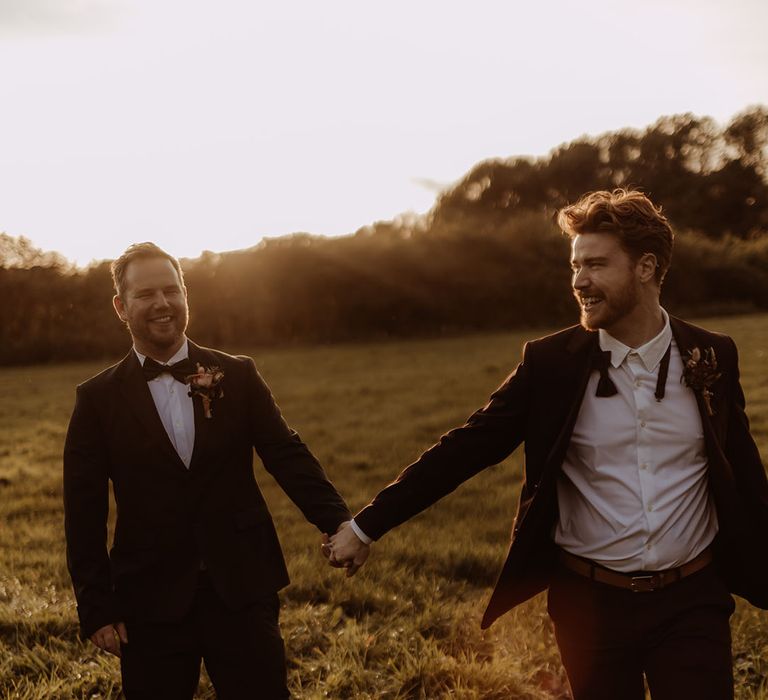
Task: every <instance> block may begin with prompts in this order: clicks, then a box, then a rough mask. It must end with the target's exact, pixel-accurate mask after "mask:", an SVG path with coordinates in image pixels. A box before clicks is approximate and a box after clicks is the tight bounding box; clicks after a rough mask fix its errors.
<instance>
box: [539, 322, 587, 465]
mask: <svg viewBox="0 0 768 700" xmlns="http://www.w3.org/2000/svg"><path fill="white" fill-rule="evenodd" d="M598 342H599V341H598V336H597V333H592V332H589V331H585V330H583V329H582V328H577V329H576V330H575V332H574V335H573V337H572V338H571V339H570V340H569V342H568V344H567V345H566V352H567V355H566V357H565V361H564V362H563V363H562V365H561V368H562V372H561V373H560V372H558V373H557V375H556V376H555V377H554V381H556V382H557V387H556V393H553V395H556V396H557V397H558V401H560V402H562V404H563V405H565V406H567V407H568V413H567V414H566V416H565V420H564V421H563V422H562V424H561V425H562V427H561V428H560V431H559V433H558V434H557V438H556V439H555V441H554V443H553V445H552V449H551V450H550V452H549V455H548V456H547V459H546V462H545V467H544V473H545V474H555V473H557V472H558V471H559V469H560V466H561V465H562V463H563V459H565V453H566V452H567V450H568V445H569V444H570V441H571V435H572V434H573V427H574V425H576V419H577V418H578V416H579V411H580V409H581V402H582V401H583V400H584V392H585V391H586V389H587V384H588V383H589V378H590V376H591V374H592V354H593V353H594V352H595V350H596V349H597V347H598Z"/></svg>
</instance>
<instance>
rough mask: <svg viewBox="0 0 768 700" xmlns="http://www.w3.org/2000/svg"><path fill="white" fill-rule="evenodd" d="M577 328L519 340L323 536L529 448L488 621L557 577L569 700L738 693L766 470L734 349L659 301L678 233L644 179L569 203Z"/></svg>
mask: <svg viewBox="0 0 768 700" xmlns="http://www.w3.org/2000/svg"><path fill="white" fill-rule="evenodd" d="M559 223H560V225H561V227H562V229H563V231H564V233H565V234H567V235H568V236H569V237H570V239H571V267H572V270H573V277H572V286H573V293H574V295H575V297H576V300H577V302H578V304H579V307H580V309H581V323H580V325H578V326H574V327H571V328H568V329H566V330H563V331H560V332H559V333H555V334H553V335H550V336H548V337H545V338H541V339H538V340H535V341H532V342H530V343H527V344H526V346H525V349H524V351H523V359H522V362H521V363H520V364H519V365H518V367H517V368H516V369H515V371H514V372H513V373H512V374H511V375H510V377H509V378H508V379H507V380H506V381H505V382H504V384H502V386H501V387H499V389H498V390H497V391H496V392H495V393H494V394H493V396H492V397H491V399H490V401H489V402H488V404H487V405H486V406H485V407H483V408H481V409H480V410H478V411H477V412H476V413H474V414H473V415H472V416H471V417H470V418H469V419H468V420H467V422H466V424H465V425H463V426H462V427H460V428H457V429H455V430H452V431H450V432H448V433H447V434H446V435H444V436H443V437H442V438H441V439H440V441H439V442H438V443H437V444H436V445H435V446H433V447H432V448H431V449H429V450H427V451H426V452H425V453H424V454H423V455H422V456H421V457H420V458H419V459H418V460H417V461H416V462H415V463H413V464H411V465H410V466H409V467H407V468H406V469H405V470H404V471H403V472H402V473H401V474H400V475H399V476H398V477H397V479H396V480H395V481H394V482H393V483H391V484H390V485H389V486H387V487H386V488H385V489H383V490H382V491H381V492H380V493H379V494H378V495H377V496H376V497H375V498H374V499H373V500H372V501H371V503H370V504H369V505H367V506H366V507H365V508H363V510H361V511H360V512H359V513H358V514H357V515H356V516H355V518H354V520H353V521H352V522H351V523H350V524H349V525H342V527H341V529H340V531H339V533H337V534H336V535H334V536H333V537H332V538H331V539H330V544H328V545H326V547H325V551H326V554H327V555H328V556H329V557H330V559H331V563H334V564H336V565H338V564H343V565H345V566H347V567H348V569H349V572H350V573H354V571H356V569H357V568H359V566H361V565H362V564H363V563H364V561H365V559H366V557H367V554H368V547H369V545H370V543H371V541H372V540H376V539H379V538H380V537H381V536H382V535H384V534H385V533H386V532H388V531H389V530H391V529H392V528H393V527H395V526H397V525H399V524H401V523H403V522H404V521H406V520H407V519H408V518H410V517H412V516H413V515H415V514H416V513H418V512H420V511H421V510H423V509H424V508H427V507H428V506H429V505H431V504H432V503H434V502H435V501H436V500H437V499H439V498H441V497H442V496H444V495H446V494H447V493H449V492H451V491H452V490H454V489H455V488H456V487H457V486H458V485H459V484H461V483H462V482H463V481H465V480H466V479H469V478H470V477H471V476H473V475H474V474H476V473H477V472H479V471H480V470H481V469H484V468H486V467H488V466H491V465H493V464H497V463H498V462H501V461H502V460H503V459H504V458H506V457H507V456H508V455H509V454H510V453H511V452H512V451H513V450H515V449H516V448H517V447H518V445H520V444H521V443H524V444H525V483H524V485H523V487H522V491H521V496H520V503H519V507H518V512H517V517H516V519H515V524H514V529H513V538H512V544H511V547H510V550H509V554H508V557H507V560H506V562H505V563H504V567H503V569H502V571H501V574H500V576H499V579H498V582H497V584H496V587H495V590H494V591H493V595H492V596H491V600H490V602H489V604H488V608H487V610H486V612H485V615H484V617H483V623H482V624H483V627H487V626H489V625H490V624H491V623H492V622H493V621H494V620H495V619H496V618H497V617H499V616H500V615H502V614H503V613H505V612H506V611H508V610H509V609H510V608H512V607H514V606H516V605H518V604H519V603H521V602H523V601H524V600H527V599H528V598H530V597H531V596H533V595H535V594H536V593H538V592H540V591H542V590H544V589H547V588H548V610H549V613H550V616H551V618H552V620H553V623H554V627H555V634H556V638H557V642H558V645H559V648H560V652H561V656H562V660H563V663H564V665H565V669H566V672H567V674H568V678H569V681H570V684H571V688H572V691H573V696H574V699H575V700H602V699H604V700H642V698H643V697H644V687H643V686H644V684H643V676H645V678H646V679H647V682H648V685H649V687H650V690H651V694H652V697H653V698H654V700H678V699H679V698H683V697H690V698H696V699H697V700H704V699H706V698H711V699H712V700H722V699H724V698H731V697H733V678H732V663H731V639H730V628H729V617H730V615H731V613H732V612H733V609H734V602H733V599H732V597H731V593H736V594H738V595H740V596H743V597H744V598H746V599H747V600H749V601H750V602H752V603H753V604H754V605H757V606H759V607H762V608H766V607H768V557H766V542H768V482H766V474H765V469H764V468H763V465H762V463H761V460H760V455H759V453H758V450H757V447H756V445H755V442H754V440H753V439H752V437H751V435H750V432H749V422H748V419H747V416H746V413H745V402H744V394H743V392H742V389H741V386H740V383H739V369H738V359H737V351H736V346H735V345H734V343H733V341H732V340H731V339H730V338H728V337H726V336H724V335H721V334H717V333H712V332H710V331H707V330H704V329H703V328H699V327H697V326H694V325H691V324H689V323H686V322H685V321H682V320H680V319H677V318H674V317H672V316H670V315H669V314H668V313H667V312H666V311H665V310H664V309H663V308H662V306H661V305H660V302H659V299H660V292H661V286H662V283H663V281H664V276H665V275H666V272H667V270H668V269H669V264H670V260H671V256H672V242H673V235H672V229H671V227H670V225H669V223H668V221H667V219H666V217H665V216H664V215H663V214H662V213H661V210H660V209H659V208H658V207H656V206H655V205H654V204H653V203H652V202H651V201H650V199H648V197H647V196H645V195H644V194H642V193H640V192H637V191H626V190H615V191H613V192H607V191H602V192H594V193H591V194H588V195H586V196H584V197H583V198H582V199H580V200H579V201H578V202H577V203H576V204H574V205H572V206H568V207H566V208H564V209H563V210H562V211H561V212H560V214H559Z"/></svg>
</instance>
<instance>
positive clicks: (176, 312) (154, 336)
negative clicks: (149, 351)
mask: <svg viewBox="0 0 768 700" xmlns="http://www.w3.org/2000/svg"><path fill="white" fill-rule="evenodd" d="M158 315H160V314H154V315H153V317H147V316H144V317H142V318H129V319H128V330H129V331H130V333H131V336H133V338H134V340H139V341H141V343H142V344H143V345H145V346H147V347H154V348H157V349H159V350H167V349H168V348H171V347H173V346H174V345H175V344H177V343H178V342H179V340H180V339H181V337H182V336H183V335H184V332H185V331H186V329H187V320H188V313H187V310H186V308H184V307H181V308H172V309H170V310H169V311H168V312H167V315H168V316H170V317H171V319H170V321H167V322H164V323H158V322H157V321H155V320H152V319H153V318H154V317H157V316H158Z"/></svg>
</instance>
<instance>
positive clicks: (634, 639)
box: [547, 566, 734, 700]
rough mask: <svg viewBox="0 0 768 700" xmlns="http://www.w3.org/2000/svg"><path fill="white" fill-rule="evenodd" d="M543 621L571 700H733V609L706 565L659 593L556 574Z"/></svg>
mask: <svg viewBox="0 0 768 700" xmlns="http://www.w3.org/2000/svg"><path fill="white" fill-rule="evenodd" d="M547 606H548V610H549V615H550V617H551V618H552V621H553V622H554V625H555V636H556V638H557V644H558V646H559V647H560V654H561V657H562V660H563V665H564V666H565V670H566V673H567V674H568V680H569V682H570V684H571V690H572V692H573V697H574V700H618V699H619V698H620V699H621V700H643V698H644V697H645V691H644V686H643V675H644V674H645V678H646V680H647V682H648V687H649V689H650V691H651V697H652V698H653V700H680V698H696V700H729V699H730V698H733V670H732V661H731V631H730V626H729V623H728V620H729V618H730V616H731V613H732V612H733V610H734V602H733V598H731V596H730V594H729V593H728V591H727V589H726V587H725V585H724V584H723V582H722V581H721V579H720V578H719V576H718V575H717V573H716V572H715V569H714V567H712V566H708V567H706V568H705V569H702V570H701V571H699V572H698V573H695V574H692V575H691V576H688V577H686V578H684V579H683V580H681V581H678V582H676V583H673V584H672V585H670V586H668V587H666V588H664V589H662V590H659V591H652V592H645V593H633V592H632V591H630V590H628V589H624V588H618V587H615V586H609V585H606V584H603V583H596V582H593V581H591V580H590V579H588V578H586V577H583V576H580V575H578V574H575V573H573V572H571V571H568V570H566V569H561V570H559V571H558V572H557V574H556V575H555V576H554V577H553V580H552V583H551V585H550V589H549V597H548V604H547Z"/></svg>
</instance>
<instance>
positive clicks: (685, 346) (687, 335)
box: [669, 316, 722, 457]
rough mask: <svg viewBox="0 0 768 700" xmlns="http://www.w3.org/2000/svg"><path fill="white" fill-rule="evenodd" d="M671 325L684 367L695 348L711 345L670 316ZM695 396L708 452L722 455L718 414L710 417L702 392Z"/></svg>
mask: <svg viewBox="0 0 768 700" xmlns="http://www.w3.org/2000/svg"><path fill="white" fill-rule="evenodd" d="M669 324H670V326H671V328H672V336H673V337H674V339H675V343H676V344H677V349H678V350H679V351H680V357H681V358H682V360H683V365H685V358H686V357H687V356H688V354H689V352H690V351H691V350H693V348H695V347H698V348H699V349H700V350H704V349H705V348H706V347H709V346H710V345H711V343H709V342H708V341H707V339H706V338H697V337H696V335H697V334H696V333H695V331H694V329H693V328H691V326H689V325H688V324H687V323H685V322H683V321H681V320H680V319H679V318H675V317H674V316H670V317H669ZM670 379H677V381H682V378H680V377H677V378H675V377H670ZM691 391H693V390H691ZM693 394H694V396H695V397H696V405H697V406H698V408H699V415H700V416H701V425H702V428H703V430H704V438H705V441H706V444H707V452H708V454H709V455H710V457H712V456H713V455H715V454H721V452H722V450H721V447H720V439H719V438H718V431H717V430H716V426H715V423H714V421H715V420H719V417H718V415H717V414H716V415H715V416H710V415H709V411H707V406H706V404H705V403H704V399H703V398H702V396H701V392H698V391H694V392H693Z"/></svg>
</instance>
